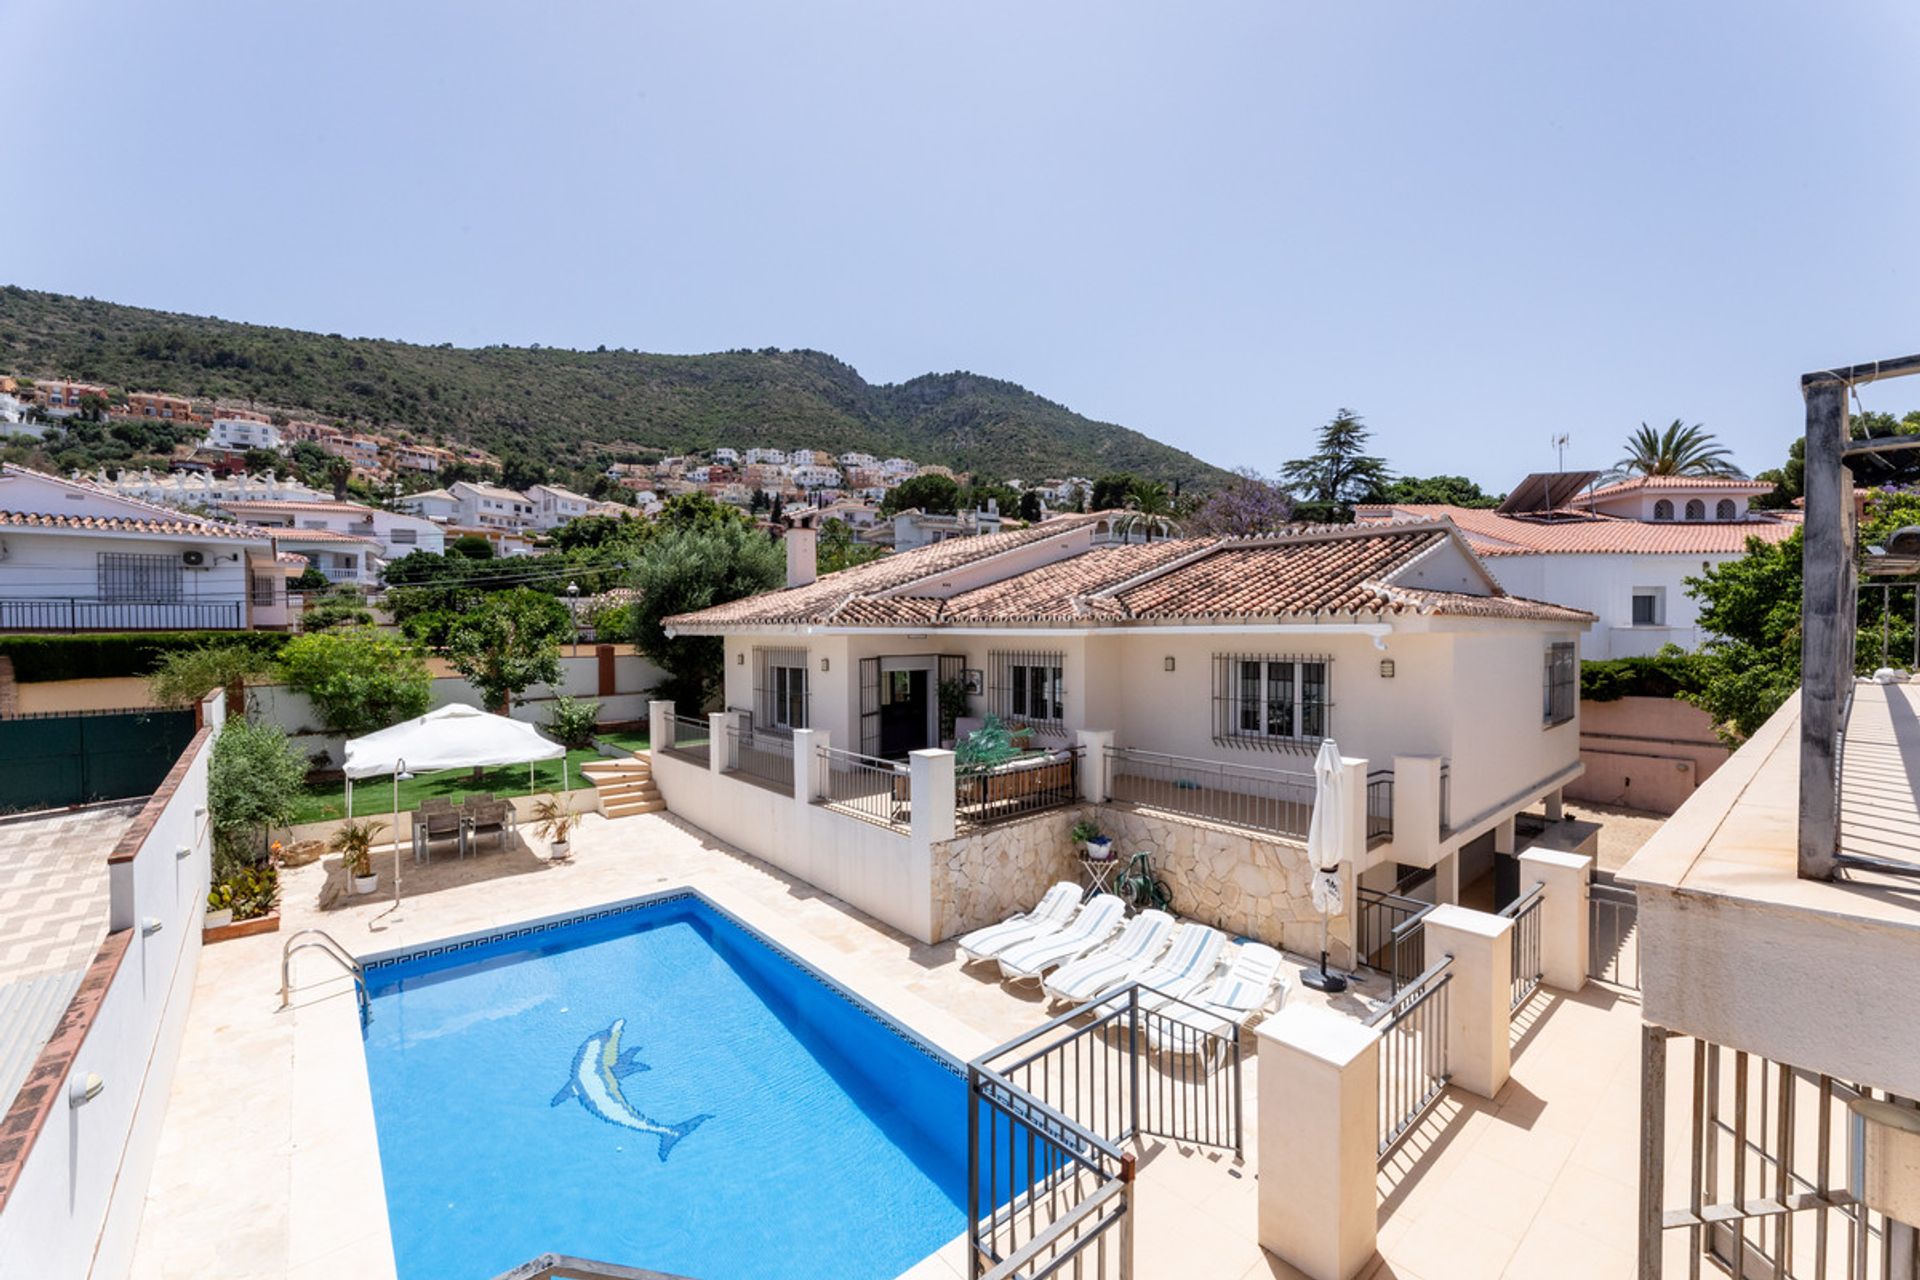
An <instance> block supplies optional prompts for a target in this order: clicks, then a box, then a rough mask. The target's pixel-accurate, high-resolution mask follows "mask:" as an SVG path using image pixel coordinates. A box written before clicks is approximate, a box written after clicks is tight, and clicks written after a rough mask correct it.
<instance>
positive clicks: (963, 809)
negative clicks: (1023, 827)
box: [953, 747, 1083, 828]
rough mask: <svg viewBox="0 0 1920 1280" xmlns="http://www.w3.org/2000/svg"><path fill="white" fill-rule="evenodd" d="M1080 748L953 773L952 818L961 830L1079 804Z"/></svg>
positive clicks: (1065, 748) (1044, 753) (1067, 748)
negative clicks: (1077, 802) (1075, 803)
mask: <svg viewBox="0 0 1920 1280" xmlns="http://www.w3.org/2000/svg"><path fill="white" fill-rule="evenodd" d="M1082 754H1083V750H1082V748H1080V747H1062V748H1060V749H1059V750H1056V751H1047V752H1042V753H1040V754H1038V755H1031V756H1025V757H1022V758H1021V759H1018V760H1012V761H1009V762H1007V763H1006V764H999V765H990V766H987V767H984V768H969V767H967V766H965V765H962V766H959V767H957V768H956V769H955V770H954V773H953V817H954V821H955V822H956V823H957V824H958V825H959V826H960V827H962V828H966V827H980V826H986V825H987V824H989V823H994V822H1006V821H1008V820H1010V819H1013V818H1023V817H1025V816H1026V815H1027V814H1030V813H1039V812H1041V811H1042V810H1045V809H1057V808H1059V807H1060V806H1062V805H1069V804H1073V803H1074V802H1076V801H1077V800H1079V799H1080V757H1081V756H1082Z"/></svg>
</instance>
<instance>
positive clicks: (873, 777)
mask: <svg viewBox="0 0 1920 1280" xmlns="http://www.w3.org/2000/svg"><path fill="white" fill-rule="evenodd" d="M819 751H820V760H821V763H823V764H824V765H826V767H827V794H826V800H825V802H824V803H825V804H826V806H827V807H828V808H830V809H837V810H839V811H840V812H841V813H844V814H847V815H849V816H851V817H855V818H860V819H862V820H863V821H866V822H871V823H873V824H875V825H876V826H882V827H891V828H893V829H894V830H896V831H905V830H907V829H908V827H909V826H910V825H911V823H912V818H913V813H912V809H911V807H910V806H911V803H912V794H913V791H912V781H913V778H912V775H911V774H910V773H908V771H907V769H906V766H904V765H899V764H895V763H894V762H893V761H891V760H882V759H880V758H879V757H877V756H863V755H861V754H860V753H859V752H858V751H841V750H839V749H838V748H834V747H821V748H820V749H819Z"/></svg>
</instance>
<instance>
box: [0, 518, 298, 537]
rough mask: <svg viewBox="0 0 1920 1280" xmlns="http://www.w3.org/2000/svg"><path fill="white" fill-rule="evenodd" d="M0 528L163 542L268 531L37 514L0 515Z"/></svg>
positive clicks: (178, 521) (257, 534)
mask: <svg viewBox="0 0 1920 1280" xmlns="http://www.w3.org/2000/svg"><path fill="white" fill-rule="evenodd" d="M0 525H6V526H9V527H11V528H15V529H59V530H67V531H72V532H76V533H146V534H152V535H154V536H155V537H166V538H231V539H234V540H236V541H240V542H265V541H266V540H267V536H268V531H267V530H265V529H254V528H249V527H248V526H246V525H238V524H221V523H219V522H217V521H213V520H193V519H189V518H187V517H185V516H179V515H176V516H175V518H173V519H171V520H160V519H154V520H137V519H135V518H133V517H132V516H82V515H47V514H44V513H41V512H37V511H0Z"/></svg>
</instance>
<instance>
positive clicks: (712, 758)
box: [707, 711, 740, 773]
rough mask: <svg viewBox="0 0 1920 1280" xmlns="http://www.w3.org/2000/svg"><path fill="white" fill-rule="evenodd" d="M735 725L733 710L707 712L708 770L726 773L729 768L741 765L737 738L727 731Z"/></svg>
mask: <svg viewBox="0 0 1920 1280" xmlns="http://www.w3.org/2000/svg"><path fill="white" fill-rule="evenodd" d="M732 727H733V712H731V711H709V712H708V713H707V772H709V773H725V772H726V771H727V770H728V769H737V768H739V767H740V761H739V759H738V758H737V740H736V739H735V738H734V736H733V735H732V734H730V733H728V732H727V730H728V729H730V728H732Z"/></svg>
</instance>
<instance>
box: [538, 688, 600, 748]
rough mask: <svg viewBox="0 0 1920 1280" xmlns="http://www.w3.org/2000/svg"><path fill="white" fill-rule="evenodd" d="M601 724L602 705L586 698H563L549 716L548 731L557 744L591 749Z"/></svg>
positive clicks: (554, 706)
mask: <svg viewBox="0 0 1920 1280" xmlns="http://www.w3.org/2000/svg"><path fill="white" fill-rule="evenodd" d="M599 724H600V704H599V703H597V702H589V701H587V700H586V699H584V698H561V699H559V700H557V701H556V702H555V703H554V704H553V710H552V712H551V713H549V715H548V716H547V723H546V730H547V733H548V735H549V736H551V737H552V738H553V740H554V741H555V742H558V743H560V744H562V745H563V746H568V747H590V746H592V745H593V731H594V729H596V728H597V727H598V726H599Z"/></svg>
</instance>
